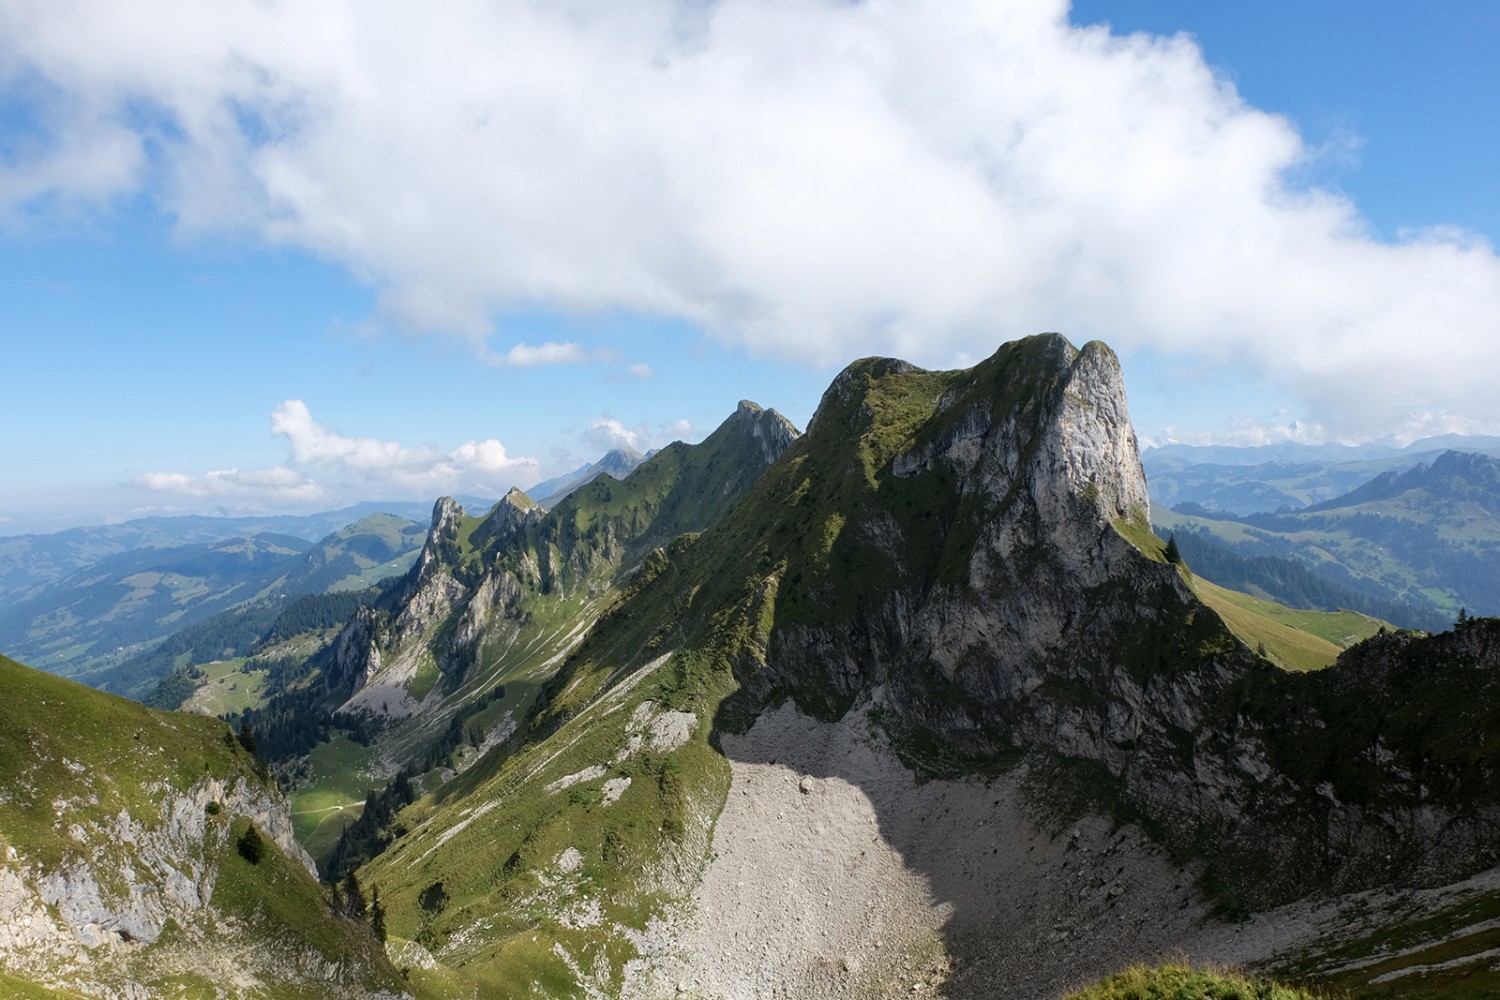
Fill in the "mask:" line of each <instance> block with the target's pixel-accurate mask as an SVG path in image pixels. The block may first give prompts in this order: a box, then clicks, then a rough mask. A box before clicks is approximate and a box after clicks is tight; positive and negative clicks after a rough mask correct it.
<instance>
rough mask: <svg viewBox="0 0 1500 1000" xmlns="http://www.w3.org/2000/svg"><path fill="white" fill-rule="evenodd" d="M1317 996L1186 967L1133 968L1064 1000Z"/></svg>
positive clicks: (1298, 999)
mask: <svg viewBox="0 0 1500 1000" xmlns="http://www.w3.org/2000/svg"><path fill="white" fill-rule="evenodd" d="M1317 997H1318V994H1316V993H1311V992H1308V991H1307V990H1303V989H1298V988H1297V987H1294V986H1284V985H1282V984H1281V983H1277V982H1273V981H1271V980H1267V979H1252V978H1249V977H1247V976H1244V975H1241V974H1239V973H1236V972H1232V971H1228V970H1219V969H1194V968H1190V967H1188V966H1185V965H1162V966H1158V967H1156V968H1148V967H1145V966H1133V967H1131V968H1129V969H1126V970H1125V971H1124V972H1119V973H1116V974H1115V975H1113V976H1110V977H1109V978H1107V979H1105V980H1104V981H1103V982H1101V983H1097V984H1095V985H1093V986H1089V987H1087V988H1085V989H1081V990H1079V991H1077V992H1076V993H1070V994H1068V996H1067V998H1066V1000H1317Z"/></svg>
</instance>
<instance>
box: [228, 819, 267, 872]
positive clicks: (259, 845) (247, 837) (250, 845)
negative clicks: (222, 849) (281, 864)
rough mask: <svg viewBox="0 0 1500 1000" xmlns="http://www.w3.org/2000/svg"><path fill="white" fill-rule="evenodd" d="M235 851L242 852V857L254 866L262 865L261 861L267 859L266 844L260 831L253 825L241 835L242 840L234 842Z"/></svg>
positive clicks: (246, 828)
mask: <svg viewBox="0 0 1500 1000" xmlns="http://www.w3.org/2000/svg"><path fill="white" fill-rule="evenodd" d="M234 848H235V850H237V851H239V852H240V857H242V858H244V859H245V860H246V861H248V862H250V863H251V864H252V865H258V864H260V859H261V858H263V857H265V853H266V842H265V841H264V840H262V839H261V836H260V831H259V830H257V829H255V824H254V823H251V824H250V825H249V826H247V827H245V832H244V833H242V834H240V839H239V840H237V841H235V842H234Z"/></svg>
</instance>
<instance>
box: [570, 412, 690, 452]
mask: <svg viewBox="0 0 1500 1000" xmlns="http://www.w3.org/2000/svg"><path fill="white" fill-rule="evenodd" d="M693 436H694V435H693V425H692V423H691V422H689V421H687V420H677V421H673V422H671V423H666V424H661V425H660V426H658V427H657V428H656V429H655V430H651V429H649V428H648V427H647V426H646V424H644V423H640V424H636V425H635V426H634V427H626V426H625V425H624V424H622V423H621V422H620V421H618V420H616V419H615V418H613V417H599V418H597V419H595V420H594V421H593V422H591V423H590V424H589V425H588V427H586V428H585V429H584V431H583V433H582V434H581V435H580V437H581V438H582V440H583V442H584V443H585V444H586V445H588V446H589V447H591V448H597V449H599V450H601V451H610V450H612V449H614V448H630V449H633V450H635V451H638V452H640V453H641V454H645V453H646V452H648V451H650V450H651V449H653V448H660V447H663V446H664V445H668V444H671V443H672V442H673V441H687V440H690V439H691V438H692V437H693Z"/></svg>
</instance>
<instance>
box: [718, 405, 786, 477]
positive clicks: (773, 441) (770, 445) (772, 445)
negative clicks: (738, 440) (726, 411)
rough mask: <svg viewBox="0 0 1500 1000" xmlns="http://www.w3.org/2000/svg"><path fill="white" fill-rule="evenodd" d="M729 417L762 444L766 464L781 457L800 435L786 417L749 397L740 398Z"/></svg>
mask: <svg viewBox="0 0 1500 1000" xmlns="http://www.w3.org/2000/svg"><path fill="white" fill-rule="evenodd" d="M729 419H730V420H731V421H732V422H734V423H735V424H737V425H742V426H743V427H744V428H746V430H748V432H749V435H750V438H751V440H753V441H755V442H756V443H757V444H759V445H760V457H761V459H762V460H763V461H764V462H765V464H766V465H770V464H771V463H773V462H775V461H776V460H777V459H778V458H780V457H781V453H782V452H784V451H786V450H787V449H788V448H790V447H791V446H792V442H793V441H795V440H797V438H798V437H799V434H798V432H797V428H796V427H795V426H793V424H792V422H791V421H790V420H788V419H787V418H786V417H783V416H782V415H781V414H779V413H777V412H776V411H775V410H767V409H763V408H762V407H761V406H759V405H757V404H756V403H752V402H751V401H750V400H748V399H742V400H740V405H739V406H737V407H736V408H735V411H734V414H733V415H732V416H731V417H730V418H729Z"/></svg>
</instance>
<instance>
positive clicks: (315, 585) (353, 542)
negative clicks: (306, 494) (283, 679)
mask: <svg viewBox="0 0 1500 1000" xmlns="http://www.w3.org/2000/svg"><path fill="white" fill-rule="evenodd" d="M332 516H334V515H318V516H315V517H309V518H301V519H284V518H278V519H273V520H274V521H277V522H280V523H282V524H288V523H292V524H296V525H297V526H298V527H300V528H301V529H302V530H304V531H305V530H307V529H308V528H309V527H311V526H313V525H316V524H318V523H320V522H321V521H323V520H326V519H327V518H329V517H332ZM171 520H172V519H161V520H160V521H158V522H157V523H156V524H152V525H140V524H134V525H130V526H120V527H119V529H108V528H105V529H86V528H79V529H74V530H73V531H72V532H62V533H61V534H65V535H69V536H70V538H68V539H62V540H59V539H56V538H52V537H50V536H26V537H25V538H24V539H23V541H25V542H27V543H28V544H29V548H28V549H27V550H25V551H26V552H28V553H29V555H31V556H32V557H35V558H32V559H30V560H29V561H28V562H27V563H26V565H28V566H29V567H30V569H31V570H33V571H34V570H36V568H37V567H38V566H42V565H46V571H45V572H44V573H40V574H37V573H33V575H32V578H31V581H30V583H29V585H27V586H26V587H25V589H24V590H23V591H22V592H21V594H20V595H11V596H8V597H7V598H6V599H5V602H4V604H3V605H0V649H3V650H4V651H5V652H7V653H9V654H11V655H13V656H17V657H20V658H22V659H24V660H26V661H28V662H29V663H32V664H35V665H36V666H38V667H42V668H44V669H47V670H51V671H53V672H54V673H59V674H63V675H65V676H70V677H75V678H78V679H85V680H88V679H94V678H95V677H96V675H97V674H99V672H100V671H103V670H106V669H107V668H110V667H112V666H115V665H117V664H119V663H122V662H123V661H125V660H127V659H128V658H129V657H131V656H132V655H134V654H137V653H139V652H141V651H142V650H143V648H144V647H145V646H147V645H149V644H151V643H154V642H158V641H160V640H161V639H164V638H165V637H167V636H169V635H171V634H172V633H174V632H177V631H179V630H180V629H183V628H185V627H187V626H189V625H192V624H194V623H196V622H200V621H203V620H204V619H206V618H209V617H211V616H213V615H215V614H218V613H220V612H223V611H227V610H229V609H231V608H234V607H237V606H241V605H245V604H248V603H251V602H256V601H268V602H272V603H273V604H274V603H284V602H285V601H288V600H290V599H291V598H293V597H296V596H297V595H299V594H311V593H323V592H327V591H337V590H343V589H359V588H362V587H367V586H370V585H371V584H373V583H374V582H376V581H378V580H380V579H384V578H385V577H388V576H395V575H399V574H401V573H404V572H405V571H406V570H407V569H408V568H410V566H411V564H412V562H413V561H414V560H415V559H416V555H417V552H418V551H419V550H420V548H421V545H422V542H423V539H424V538H425V537H426V528H425V526H424V524H423V523H421V522H418V521H412V520H408V519H406V518H403V517H399V516H397V515H395V514H389V513H377V514H368V515H366V516H364V517H362V518H360V519H359V520H357V521H355V522H354V523H353V524H349V525H347V526H344V527H341V528H340V529H339V530H337V531H334V532H333V533H331V534H328V535H327V536H326V537H324V538H322V539H321V540H319V541H318V542H316V543H310V542H308V541H306V540H304V539H302V538H299V537H296V536H293V535H288V534H273V533H271V532H268V531H262V532H260V533H258V534H253V535H249V536H241V537H229V538H225V537H222V536H220V538H218V539H217V540H214V541H210V542H190V543H187V544H175V545H165V544H151V545H147V546H138V547H135V548H129V549H126V550H124V551H118V552H115V553H113V554H110V555H106V556H104V557H103V558H100V559H98V560H96V561H94V562H92V563H89V564H87V565H85V566H83V567H82V568H79V569H76V570H74V571H73V572H71V573H69V574H67V575H63V576H60V577H59V578H56V579H51V580H39V579H37V577H38V576H41V577H48V576H56V575H57V574H58V573H59V572H60V571H61V568H62V566H63V565H66V563H67V562H68V561H70V560H75V559H81V558H83V557H84V554H85V553H86V552H90V551H97V548H95V547H94V546H95V545H97V544H98V542H99V540H100V539H104V540H106V547H108V546H110V545H123V544H126V543H127V542H133V543H140V542H142V541H147V540H149V541H151V542H161V541H162V540H163V539H167V538H171V537H173V536H174V535H175V536H176V537H184V536H186V537H194V536H196V535H198V534H200V533H203V532H205V531H209V530H211V528H212V527H213V526H214V521H215V519H212V518H190V519H186V521H187V523H185V524H173V523H171ZM234 520H235V521H236V522H239V521H240V520H241V519H234ZM243 526H247V525H243V524H241V523H235V524H232V525H222V524H221V525H219V527H220V528H221V529H222V528H225V527H243ZM251 526H260V525H258V524H256V525H251ZM112 531H113V532H116V533H114V534H111V532H112ZM87 539H93V542H81V541H80V540H87ZM12 551H13V552H15V551H16V550H15V549H13V550H12ZM46 556H52V557H54V558H52V560H51V562H50V564H48V563H46V560H45V558H44V557H46ZM12 565H16V563H13V564H12Z"/></svg>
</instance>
